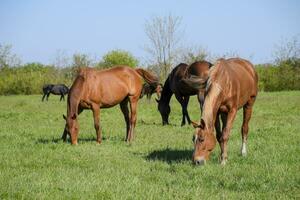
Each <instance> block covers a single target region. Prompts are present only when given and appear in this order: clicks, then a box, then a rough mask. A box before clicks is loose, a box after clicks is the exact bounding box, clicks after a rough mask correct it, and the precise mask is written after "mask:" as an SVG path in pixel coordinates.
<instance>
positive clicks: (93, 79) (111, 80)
mask: <svg viewBox="0 0 300 200" xmlns="http://www.w3.org/2000/svg"><path fill="white" fill-rule="evenodd" d="M76 79H80V80H77V81H76V80H75V82H76V84H73V86H72V88H71V90H70V95H71V96H72V94H71V93H74V91H79V92H80V95H79V96H80V97H78V98H80V99H81V100H82V101H84V102H85V103H86V104H92V103H95V104H97V105H100V107H112V106H114V105H116V104H119V103H120V102H121V101H123V100H124V99H125V98H126V97H127V96H133V95H135V94H137V93H138V94H137V96H139V95H140V93H141V90H142V81H141V78H140V77H139V75H138V74H137V73H136V72H135V71H134V70H133V69H131V68H129V67H123V66H118V67H114V68H111V69H107V70H96V69H87V70H86V71H85V72H82V73H81V74H79V76H78V77H77V78H76ZM75 82H74V83H75ZM78 88H80V89H78Z"/></svg>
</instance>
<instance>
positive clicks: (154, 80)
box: [135, 68, 159, 87]
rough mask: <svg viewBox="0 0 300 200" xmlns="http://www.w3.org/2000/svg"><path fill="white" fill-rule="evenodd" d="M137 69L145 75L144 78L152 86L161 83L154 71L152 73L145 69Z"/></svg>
mask: <svg viewBox="0 0 300 200" xmlns="http://www.w3.org/2000/svg"><path fill="white" fill-rule="evenodd" d="M135 71H136V72H137V73H138V74H139V75H140V76H141V77H143V79H144V80H145V81H146V82H147V83H148V84H149V85H151V86H154V87H156V86H157V85H158V83H159V80H158V77H157V76H156V75H154V74H153V73H150V72H148V71H146V70H144V69H141V68H137V69H135Z"/></svg>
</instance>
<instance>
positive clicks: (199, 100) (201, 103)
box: [197, 91, 204, 114]
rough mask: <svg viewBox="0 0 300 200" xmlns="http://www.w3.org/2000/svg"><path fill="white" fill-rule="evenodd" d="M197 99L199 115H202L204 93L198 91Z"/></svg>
mask: <svg viewBox="0 0 300 200" xmlns="http://www.w3.org/2000/svg"><path fill="white" fill-rule="evenodd" d="M197 98H198V102H199V104H200V110H201V114H202V111H203V105H204V92H202V91H199V93H198V95H197Z"/></svg>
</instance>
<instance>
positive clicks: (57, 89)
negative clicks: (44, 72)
mask: <svg viewBox="0 0 300 200" xmlns="http://www.w3.org/2000/svg"><path fill="white" fill-rule="evenodd" d="M43 93H44V95H43V98H42V101H44V99H45V97H46V100H47V101H48V98H49V95H50V93H51V94H54V95H60V101H61V100H65V95H66V94H68V93H69V88H68V87H67V86H66V85H64V84H57V85H54V84H46V85H44V86H43Z"/></svg>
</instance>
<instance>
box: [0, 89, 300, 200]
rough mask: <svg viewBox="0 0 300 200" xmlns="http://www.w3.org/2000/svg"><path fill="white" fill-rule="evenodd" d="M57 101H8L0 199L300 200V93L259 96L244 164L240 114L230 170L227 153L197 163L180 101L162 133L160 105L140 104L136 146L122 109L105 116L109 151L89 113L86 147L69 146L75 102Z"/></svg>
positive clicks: (0, 121) (195, 113)
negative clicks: (223, 158)
mask: <svg viewBox="0 0 300 200" xmlns="http://www.w3.org/2000/svg"><path fill="white" fill-rule="evenodd" d="M58 100H59V97H58V96H50V98H49V102H41V96H39V95H35V96H0V199H299V198H300V91H294V92H274V93H259V97H258V98H257V102H256V105H255V106H254V114H253V118H252V120H251V121H250V133H249V139H248V156H247V157H246V158H244V157H241V156H240V146H241V135H240V126H241V120H242V117H241V116H242V115H241V114H242V113H241V111H240V112H239V114H238V117H237V118H236V121H235V123H234V128H233V130H232V132H231V137H230V140H229V160H228V163H227V165H226V166H225V167H221V166H220V164H219V162H218V155H219V153H220V149H219V146H216V148H215V150H214V152H213V154H212V157H211V159H210V161H209V162H208V163H207V165H206V166H203V167H197V166H194V165H192V163H191V156H192V150H193V144H192V134H193V132H194V130H193V128H192V127H190V126H185V127H180V123H181V108H180V106H179V104H178V103H177V102H176V101H175V100H174V99H172V105H171V108H172V112H171V116H170V122H171V124H172V125H170V126H162V125H161V118H160V115H159V113H158V111H157V108H156V102H155V101H154V99H153V100H152V101H151V103H150V104H149V103H147V101H146V100H145V99H142V100H141V101H140V103H139V108H138V122H137V127H136V132H135V133H136V137H135V140H134V142H133V143H132V144H126V143H125V142H124V141H123V140H124V137H125V122H124V120H123V116H122V114H121V111H120V109H119V106H116V107H115V108H112V109H106V110H102V111H101V125H102V130H103V142H102V144H101V145H96V142H95V131H94V128H93V120H92V113H91V112H90V111H85V112H83V113H82V114H81V115H80V117H79V121H80V133H79V145H78V146H71V145H70V143H63V142H62V141H61V140H60V137H61V134H62V131H63V128H64V120H63V118H62V114H64V113H65V112H66V102H59V101H58ZM198 108H199V106H198V103H197V101H196V99H195V97H193V98H192V99H191V102H190V105H189V112H190V116H191V118H192V119H193V120H199V115H200V114H199V109H198Z"/></svg>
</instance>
